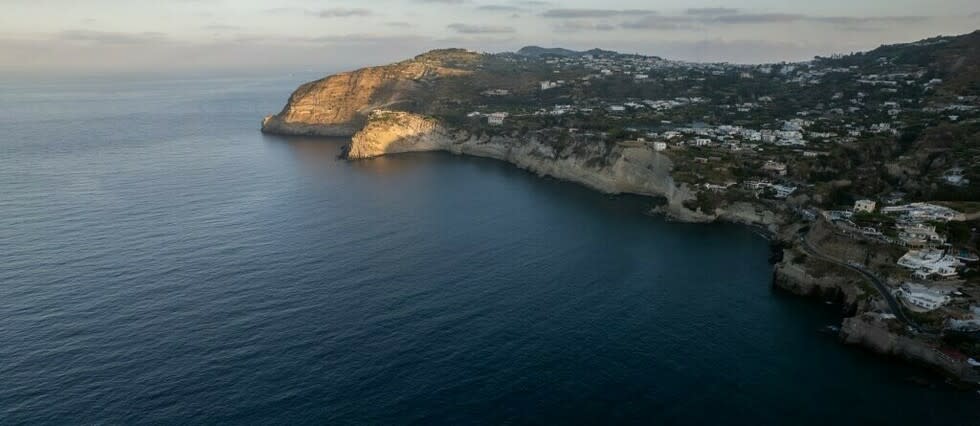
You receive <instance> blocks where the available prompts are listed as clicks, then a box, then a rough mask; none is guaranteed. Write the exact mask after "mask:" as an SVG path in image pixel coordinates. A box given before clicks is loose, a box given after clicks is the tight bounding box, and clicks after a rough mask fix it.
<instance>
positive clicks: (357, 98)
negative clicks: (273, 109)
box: [262, 50, 478, 136]
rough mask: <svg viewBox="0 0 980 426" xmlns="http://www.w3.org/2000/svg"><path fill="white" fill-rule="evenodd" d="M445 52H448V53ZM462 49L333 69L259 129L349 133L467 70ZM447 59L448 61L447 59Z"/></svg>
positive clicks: (413, 103) (412, 105) (412, 104)
mask: <svg viewBox="0 0 980 426" xmlns="http://www.w3.org/2000/svg"><path fill="white" fill-rule="evenodd" d="M447 52H448V53H447ZM475 58H478V55H477V54H474V53H468V52H465V51H457V50H451V51H443V52H430V53H427V54H424V55H419V56H418V57H415V58H413V59H410V60H407V61H403V62H399V63H395V64H391V65H385V66H379V67H369V68H362V69H359V70H356V71H351V72H344V73H339V74H334V75H331V76H329V77H326V78H323V79H321V80H317V81H313V82H309V83H306V84H303V85H301V86H300V87H299V88H297V89H296V90H295V91H294V92H293V93H292V95H291V96H290V97H289V101H288V102H287V103H286V106H285V107H283V109H282V111H280V112H279V113H278V114H276V115H271V116H268V117H265V119H264V120H263V121H262V131H264V132H269V133H279V134H290V135H317V136H351V135H353V134H354V133H355V132H357V131H358V130H360V129H361V128H362V127H363V126H364V123H365V121H366V118H367V115H368V114H369V113H370V112H371V111H373V110H375V109H378V108H392V107H396V106H397V107H399V108H401V109H406V110H413V109H418V108H419V105H421V104H424V102H422V101H424V100H425V99H426V97H427V96H426V91H427V90H426V89H427V88H428V87H430V86H432V85H433V84H434V83H435V82H436V81H438V80H440V79H444V78H448V77H462V76H466V75H468V74H470V73H471V70H469V69H467V68H466V66H465V64H466V60H467V59H469V60H474V59H475ZM450 59H451V60H452V62H450Z"/></svg>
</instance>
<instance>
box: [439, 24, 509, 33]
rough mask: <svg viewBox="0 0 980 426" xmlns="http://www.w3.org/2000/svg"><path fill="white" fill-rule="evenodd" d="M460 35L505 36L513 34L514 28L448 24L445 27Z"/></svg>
mask: <svg viewBox="0 0 980 426" xmlns="http://www.w3.org/2000/svg"><path fill="white" fill-rule="evenodd" d="M446 28H449V29H451V30H453V31H456V32H458V33H460V34H507V33H513V32H515V30H514V27H508V26H498V25H471V24H460V23H456V24H449V25H447V26H446Z"/></svg>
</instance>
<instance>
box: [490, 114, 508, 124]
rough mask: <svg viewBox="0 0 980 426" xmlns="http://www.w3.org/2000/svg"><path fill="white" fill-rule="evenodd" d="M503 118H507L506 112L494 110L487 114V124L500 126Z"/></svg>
mask: <svg viewBox="0 0 980 426" xmlns="http://www.w3.org/2000/svg"><path fill="white" fill-rule="evenodd" d="M505 118H507V113H506V112H495V113H492V114H487V124H489V125H491V126H500V125H502V124H504V119H505Z"/></svg>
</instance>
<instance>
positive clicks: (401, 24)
mask: <svg viewBox="0 0 980 426" xmlns="http://www.w3.org/2000/svg"><path fill="white" fill-rule="evenodd" d="M384 25H385V26H387V27H391V28H411V27H414V26H415V25H414V24H412V23H411V22H405V21H391V22H385V23H384Z"/></svg>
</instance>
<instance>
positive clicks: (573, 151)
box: [344, 110, 713, 220]
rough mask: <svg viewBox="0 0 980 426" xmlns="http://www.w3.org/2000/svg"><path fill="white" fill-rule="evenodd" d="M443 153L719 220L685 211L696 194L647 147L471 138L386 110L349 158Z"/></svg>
mask: <svg viewBox="0 0 980 426" xmlns="http://www.w3.org/2000/svg"><path fill="white" fill-rule="evenodd" d="M437 150H438V151H448V152H452V153H455V154H466V155H472V156H477V157H487V158H494V159H498V160H503V161H507V162H509V163H512V164H514V165H516V166H518V167H520V168H523V169H526V170H529V171H531V172H534V173H537V174H539V175H544V176H551V177H555V178H558V179H562V180H568V181H572V182H576V183H580V184H583V185H585V186H588V187H590V188H593V189H596V190H598V191H602V192H605V193H610V194H621V193H629V194H639V195H648V196H661V197H664V198H666V199H667V201H668V209H669V211H670V212H672V213H675V214H677V215H682V216H684V217H687V218H693V219H702V220H710V219H713V217H711V216H707V215H700V214H699V213H697V212H691V211H690V210H688V209H686V208H684V206H683V205H682V203H683V202H684V201H685V200H688V199H691V198H692V197H693V194H692V193H691V191H690V190H689V189H688V188H687V187H686V186H683V185H677V184H676V183H675V182H674V180H673V178H671V175H670V172H671V170H672V169H673V164H672V163H671V161H670V159H669V158H668V157H667V156H666V155H663V154H661V153H659V152H655V151H654V150H653V149H652V148H651V147H649V146H647V144H645V143H642V142H627V143H613V144H607V143H605V142H602V141H598V140H591V141H587V142H586V141H574V140H573V141H566V142H563V143H557V142H555V141H551V140H548V139H546V138H540V137H536V136H534V135H524V136H519V135H495V136H491V135H487V134H470V133H469V132H466V131H463V130H454V129H450V128H447V127H445V126H443V125H442V124H440V123H439V121H437V120H435V119H431V118H428V117H424V116H421V115H418V114H412V113H408V112H400V111H383V110H382V111H375V113H373V114H372V115H371V116H370V119H369V120H368V122H367V124H366V125H365V127H364V128H363V129H362V130H361V131H359V132H357V133H356V134H355V135H354V137H353V139H352V141H351V144H350V145H349V146H348V147H347V148H346V149H345V152H344V155H345V156H346V157H347V158H369V157H376V156H380V155H385V154H393V153H399V152H409V151H437Z"/></svg>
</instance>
